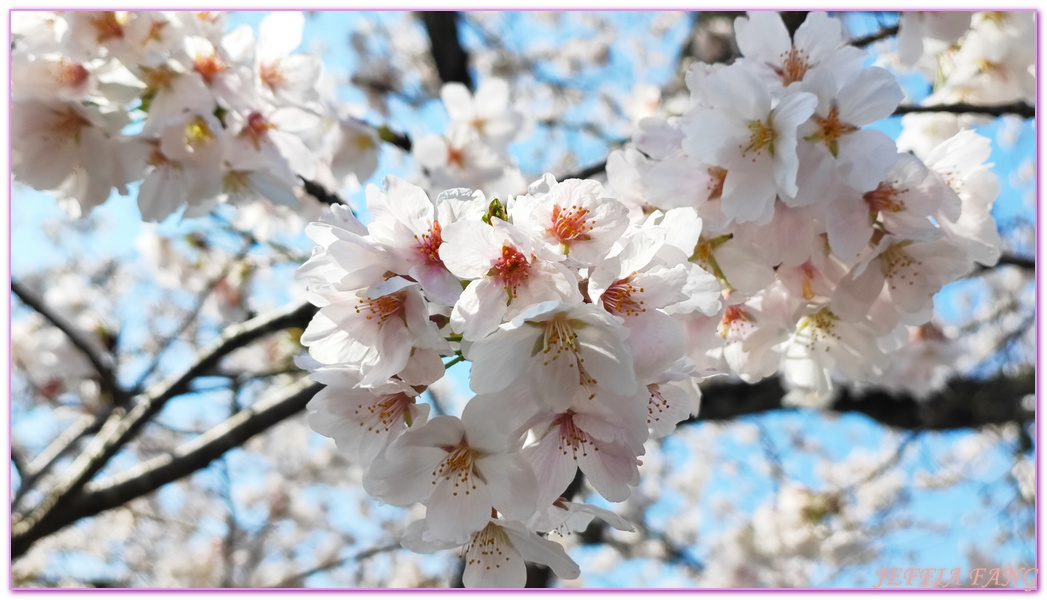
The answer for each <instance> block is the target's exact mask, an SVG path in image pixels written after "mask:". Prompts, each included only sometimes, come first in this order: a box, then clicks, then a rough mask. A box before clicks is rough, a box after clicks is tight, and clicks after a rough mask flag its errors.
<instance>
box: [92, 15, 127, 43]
mask: <svg viewBox="0 0 1047 600" xmlns="http://www.w3.org/2000/svg"><path fill="white" fill-rule="evenodd" d="M88 20H89V21H91V25H92V26H93V27H94V28H95V31H96V32H97V34H98V35H97V39H98V43H99V44H101V43H102V42H104V41H106V40H111V39H120V38H122V37H124V21H126V20H127V16H126V15H125V16H124V18H123V19H120V18H119V17H117V15H116V11H112V10H107V11H103V12H102V13H101V14H100V15H94V16H91V17H89V18H88Z"/></svg>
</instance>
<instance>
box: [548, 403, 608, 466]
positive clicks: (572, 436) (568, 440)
mask: <svg viewBox="0 0 1047 600" xmlns="http://www.w3.org/2000/svg"><path fill="white" fill-rule="evenodd" d="M555 422H556V424H557V425H558V426H559V429H560V445H559V446H558V448H559V450H560V451H561V452H563V453H564V456H566V455H567V453H568V452H571V454H572V455H573V456H574V458H575V460H577V459H578V452H579V451H580V452H581V453H582V456H589V450H590V449H592V451H593V452H599V451H600V448H599V446H597V445H596V440H594V439H593V437H592V436H591V435H589V434H588V433H586V432H585V431H582V430H581V429H580V428H579V427H578V426H577V425H575V424H574V413H573V412H572V411H567V412H565V413H563V414H562V415H560V416H558V417H556V421H555Z"/></svg>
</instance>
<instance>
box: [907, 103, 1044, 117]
mask: <svg viewBox="0 0 1047 600" xmlns="http://www.w3.org/2000/svg"><path fill="white" fill-rule="evenodd" d="M912 113H951V114H955V115H962V114H970V113H973V114H981V115H989V116H990V117H1002V116H1004V115H1017V116H1019V117H1022V118H1024V119H1032V118H1033V117H1035V116H1036V108H1035V107H1034V106H1031V105H1029V104H1026V103H1025V102H1012V103H1010V104H995V105H979V104H968V103H966V102H958V103H956V104H933V105H931V106H916V105H902V106H899V107H898V108H896V109H894V113H892V115H891V116H898V115H908V114H912Z"/></svg>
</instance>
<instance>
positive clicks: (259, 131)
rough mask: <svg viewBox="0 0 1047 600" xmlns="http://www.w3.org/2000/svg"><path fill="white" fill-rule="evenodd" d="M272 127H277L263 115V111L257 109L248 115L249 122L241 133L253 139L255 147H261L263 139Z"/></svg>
mask: <svg viewBox="0 0 1047 600" xmlns="http://www.w3.org/2000/svg"><path fill="white" fill-rule="evenodd" d="M270 129H276V125H273V124H272V123H270V122H269V120H268V119H266V118H265V117H264V116H262V113H260V112H258V111H255V112H252V113H251V114H249V115H247V123H246V124H245V125H244V128H243V129H242V130H241V131H240V135H241V136H244V137H246V138H248V139H249V140H251V142H252V143H253V144H254V147H255V149H259V148H260V147H261V144H262V140H263V139H265V137H266V136H267V135H269V130H270Z"/></svg>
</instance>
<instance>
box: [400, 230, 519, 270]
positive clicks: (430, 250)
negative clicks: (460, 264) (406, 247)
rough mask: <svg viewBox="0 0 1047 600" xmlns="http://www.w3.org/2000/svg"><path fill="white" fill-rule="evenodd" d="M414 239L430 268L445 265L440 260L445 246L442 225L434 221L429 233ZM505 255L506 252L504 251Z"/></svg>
mask: <svg viewBox="0 0 1047 600" xmlns="http://www.w3.org/2000/svg"><path fill="white" fill-rule="evenodd" d="M414 239H416V240H418V246H417V248H418V252H419V253H420V254H421V255H422V256H424V257H425V264H426V265H429V266H433V265H442V264H444V263H443V261H442V260H440V245H441V244H443V238H442V237H441V235H440V224H439V223H437V222H436V221H433V224H432V226H431V227H429V233H423V234H422V235H421V236H420V237H419V236H417V235H416V236H414ZM503 255H504V250H503Z"/></svg>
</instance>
